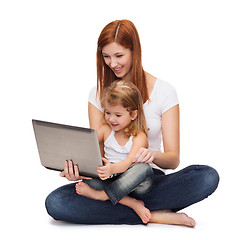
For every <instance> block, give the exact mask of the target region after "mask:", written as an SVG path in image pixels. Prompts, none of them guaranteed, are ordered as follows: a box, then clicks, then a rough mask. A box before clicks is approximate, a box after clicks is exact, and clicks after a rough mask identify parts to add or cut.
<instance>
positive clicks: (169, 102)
mask: <svg viewBox="0 0 240 240" xmlns="http://www.w3.org/2000/svg"><path fill="white" fill-rule="evenodd" d="M96 91H97V88H96V87H94V88H92V90H91V91H90V93H89V97H88V101H89V102H90V103H91V104H93V105H94V106H95V107H97V108H98V109H99V110H100V111H102V112H103V109H102V107H101V103H100V98H99V94H98V93H96ZM177 104H179V102H178V97H177V93H176V91H175V89H174V87H173V86H172V85H170V84H169V83H167V82H165V81H163V80H160V79H157V80H156V82H155V85H154V87H153V90H152V93H151V95H150V97H149V100H148V101H147V102H145V103H144V105H143V110H144V113H145V117H146V121H147V127H148V128H149V131H148V141H149V149H152V150H155V151H159V152H162V126H161V120H162V115H163V113H164V112H166V111H167V110H169V109H170V108H172V107H174V106H175V105H177ZM151 166H152V167H154V168H158V169H161V168H159V167H158V166H157V165H155V164H153V163H152V164H151ZM161 170H162V171H163V169H161Z"/></svg>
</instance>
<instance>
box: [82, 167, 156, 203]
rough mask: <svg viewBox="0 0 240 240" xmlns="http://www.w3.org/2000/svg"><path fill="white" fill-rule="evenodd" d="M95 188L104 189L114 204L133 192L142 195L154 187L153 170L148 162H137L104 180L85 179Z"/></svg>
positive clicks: (135, 195) (137, 195)
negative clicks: (122, 171)
mask: <svg viewBox="0 0 240 240" xmlns="http://www.w3.org/2000/svg"><path fill="white" fill-rule="evenodd" d="M84 182H85V183H87V184H88V185H89V186H90V187H92V188H94V189H95V190H104V191H105V193H106V194H107V195H108V197H109V200H110V201H111V203H112V204H113V205H116V204H117V203H118V202H119V201H120V200H121V199H122V198H123V197H124V196H126V195H128V194H129V193H131V196H133V197H141V196H143V195H144V194H146V193H148V192H150V191H151V190H152V188H153V170H152V168H151V167H150V166H149V165H148V164H146V163H136V164H133V165H131V166H130V167H129V169H128V170H127V171H126V172H124V173H121V174H119V175H117V176H116V177H113V178H110V179H107V180H104V181H102V180H101V179H92V180H84Z"/></svg>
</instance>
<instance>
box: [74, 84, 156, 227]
mask: <svg viewBox="0 0 240 240" xmlns="http://www.w3.org/2000/svg"><path fill="white" fill-rule="evenodd" d="M101 104H102V107H103V109H104V118H105V119H104V122H105V123H104V125H103V126H102V127H101V128H99V130H98V139H99V144H100V146H101V145H103V144H104V151H102V152H104V153H105V154H102V155H104V156H105V158H103V162H104V166H100V167H98V168H97V174H98V176H99V178H100V179H91V180H84V182H81V181H80V182H78V183H77V184H76V193H77V194H79V195H83V196H85V197H89V198H92V199H95V200H100V201H106V200H110V201H111V202H112V204H113V205H115V204H117V203H118V202H119V203H120V204H123V205H125V206H128V207H130V208H132V209H133V210H134V211H135V212H136V213H137V214H138V216H139V217H140V218H141V220H142V222H143V223H147V222H149V220H150V218H151V213H150V211H149V210H148V209H147V208H146V207H145V206H144V203H143V202H142V201H140V200H137V199H135V198H133V197H140V196H142V195H144V194H146V193H148V192H149V191H151V189H152V185H153V180H152V177H153V171H152V168H151V167H150V166H149V165H148V164H147V163H135V164H133V158H134V156H135V155H136V153H137V152H138V150H139V148H141V147H144V148H147V147H148V140H147V127H146V120H145V116H144V113H143V101H142V97H141V93H140V91H139V90H138V88H137V87H136V86H135V85H134V84H133V83H131V82H129V81H122V80H121V81H114V82H113V83H112V84H111V85H110V86H109V87H107V88H106V89H105V90H104V92H103V95H102V101H101ZM128 194H129V196H128Z"/></svg>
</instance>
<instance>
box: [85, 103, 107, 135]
mask: <svg viewBox="0 0 240 240" xmlns="http://www.w3.org/2000/svg"><path fill="white" fill-rule="evenodd" d="M102 115H103V113H102V112H101V111H100V110H99V109H98V108H97V107H95V106H94V105H93V104H91V103H90V102H88V119H89V126H90V128H93V129H96V130H98V128H99V127H101V126H102Z"/></svg>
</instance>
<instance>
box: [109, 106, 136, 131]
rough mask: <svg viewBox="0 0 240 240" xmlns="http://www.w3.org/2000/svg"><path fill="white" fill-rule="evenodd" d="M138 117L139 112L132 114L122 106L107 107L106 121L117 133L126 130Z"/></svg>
mask: <svg viewBox="0 0 240 240" xmlns="http://www.w3.org/2000/svg"><path fill="white" fill-rule="evenodd" d="M136 117H137V110H135V111H133V112H132V113H131V114H130V113H129V112H128V111H127V109H126V108H124V107H123V106H122V105H120V104H119V105H115V106H112V105H110V104H108V103H107V104H106V106H105V120H106V122H107V123H108V124H109V125H110V127H111V128H112V130H113V131H115V132H118V131H121V130H124V129H125V128H126V127H127V126H128V125H129V124H130V123H131V121H132V120H134V119H135V118H136Z"/></svg>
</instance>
